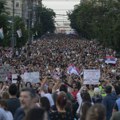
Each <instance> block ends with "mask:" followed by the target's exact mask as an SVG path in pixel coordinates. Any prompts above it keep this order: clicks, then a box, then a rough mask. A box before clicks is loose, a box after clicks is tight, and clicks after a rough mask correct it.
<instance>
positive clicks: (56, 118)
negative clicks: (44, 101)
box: [49, 111, 74, 120]
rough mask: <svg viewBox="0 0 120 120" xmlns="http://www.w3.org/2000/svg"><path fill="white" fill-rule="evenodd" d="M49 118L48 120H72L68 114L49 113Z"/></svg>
mask: <svg viewBox="0 0 120 120" xmlns="http://www.w3.org/2000/svg"><path fill="white" fill-rule="evenodd" d="M49 117H50V120H74V119H73V116H72V114H71V113H70V112H64V113H61V112H57V111H55V112H50V114H49Z"/></svg>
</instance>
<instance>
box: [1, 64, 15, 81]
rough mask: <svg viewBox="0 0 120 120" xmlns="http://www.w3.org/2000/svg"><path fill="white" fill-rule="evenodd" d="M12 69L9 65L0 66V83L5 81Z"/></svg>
mask: <svg viewBox="0 0 120 120" xmlns="http://www.w3.org/2000/svg"><path fill="white" fill-rule="evenodd" d="M12 69H13V68H12V67H11V66H10V65H9V64H6V65H2V66H0V81H5V80H6V78H7V77H8V74H9V73H11V71H12Z"/></svg>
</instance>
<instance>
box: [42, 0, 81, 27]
mask: <svg viewBox="0 0 120 120" xmlns="http://www.w3.org/2000/svg"><path fill="white" fill-rule="evenodd" d="M42 3H43V5H44V6H46V7H47V8H51V9H53V10H54V12H55V13H56V18H55V21H56V25H58V26H61V27H62V26H69V24H70V22H69V20H68V17H67V12H68V11H72V10H73V9H74V6H75V5H78V4H79V3H80V0H43V1H42ZM64 29H65V28H64Z"/></svg>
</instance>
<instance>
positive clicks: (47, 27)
mask: <svg viewBox="0 0 120 120" xmlns="http://www.w3.org/2000/svg"><path fill="white" fill-rule="evenodd" d="M35 13H36V17H35V23H34V28H33V32H34V34H35V35H37V36H38V37H40V36H42V35H43V34H45V33H47V32H51V33H53V32H54V30H55V24H54V17H55V12H54V11H53V10H52V9H48V8H46V7H44V6H36V12H35ZM36 33H37V34H36Z"/></svg>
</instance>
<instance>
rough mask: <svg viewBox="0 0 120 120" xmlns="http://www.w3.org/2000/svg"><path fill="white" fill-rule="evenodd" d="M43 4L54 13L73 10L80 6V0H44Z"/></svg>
mask: <svg viewBox="0 0 120 120" xmlns="http://www.w3.org/2000/svg"><path fill="white" fill-rule="evenodd" d="M42 3H43V4H44V6H46V7H48V8H52V9H53V10H54V11H56V10H61V11H67V10H73V9H74V5H76V4H79V0H73V1H72V0H43V1H42Z"/></svg>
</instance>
